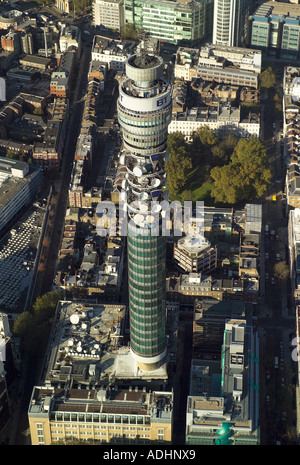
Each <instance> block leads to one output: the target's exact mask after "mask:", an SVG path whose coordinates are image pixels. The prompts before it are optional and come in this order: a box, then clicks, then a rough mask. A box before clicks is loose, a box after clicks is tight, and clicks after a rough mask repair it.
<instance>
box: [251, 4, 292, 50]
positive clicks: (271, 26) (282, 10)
mask: <svg viewBox="0 0 300 465" xmlns="http://www.w3.org/2000/svg"><path fill="white" fill-rule="evenodd" d="M250 22H251V34H250V37H251V39H250V40H251V47H253V48H257V49H260V50H262V52H263V54H264V56H270V57H272V56H274V57H276V58H287V59H299V57H300V52H299V50H300V47H299V45H300V5H299V4H293V3H284V2H276V1H268V2H265V3H262V4H261V5H259V6H258V8H257V9H256V11H255V12H254V14H253V15H252V16H251V17H250Z"/></svg>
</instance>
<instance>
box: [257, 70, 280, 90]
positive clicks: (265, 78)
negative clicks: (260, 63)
mask: <svg viewBox="0 0 300 465" xmlns="http://www.w3.org/2000/svg"><path fill="white" fill-rule="evenodd" d="M259 84H260V87H261V88H264V89H270V88H271V87H274V86H275V84H276V76H275V73H274V71H273V69H272V67H271V66H269V67H268V68H267V69H265V70H264V71H263V72H262V73H261V74H260V76H259Z"/></svg>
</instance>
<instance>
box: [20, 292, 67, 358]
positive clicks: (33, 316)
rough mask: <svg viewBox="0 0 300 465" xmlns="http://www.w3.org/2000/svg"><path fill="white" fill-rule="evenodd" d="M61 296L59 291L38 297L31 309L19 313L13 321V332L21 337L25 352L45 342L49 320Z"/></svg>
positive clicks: (30, 351)
mask: <svg viewBox="0 0 300 465" xmlns="http://www.w3.org/2000/svg"><path fill="white" fill-rule="evenodd" d="M62 297H63V294H62V292H60V291H53V292H49V293H48V294H45V295H43V296H41V297H38V298H37V299H36V301H35V302H34V304H33V306H32V311H31V312H28V311H26V312H22V313H20V315H19V316H18V318H17V319H16V320H15V321H14V325H13V334H14V335H16V336H17V337H20V338H21V340H22V342H23V344H24V348H25V350H26V351H27V352H29V353H34V352H35V351H36V350H38V348H39V347H41V346H42V345H43V344H45V343H46V340H47V334H48V326H49V322H51V321H52V319H53V316H54V314H55V310H56V306H57V303H58V301H59V300H60V299H62Z"/></svg>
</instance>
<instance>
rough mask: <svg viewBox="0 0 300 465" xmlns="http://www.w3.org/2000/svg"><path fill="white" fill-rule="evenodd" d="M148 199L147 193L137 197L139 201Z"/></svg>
mask: <svg viewBox="0 0 300 465" xmlns="http://www.w3.org/2000/svg"><path fill="white" fill-rule="evenodd" d="M148 197H149V195H148V194H147V192H141V194H140V195H139V200H147V199H148Z"/></svg>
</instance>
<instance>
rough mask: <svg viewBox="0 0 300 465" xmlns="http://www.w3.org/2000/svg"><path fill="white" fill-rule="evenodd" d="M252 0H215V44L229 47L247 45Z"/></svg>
mask: <svg viewBox="0 0 300 465" xmlns="http://www.w3.org/2000/svg"><path fill="white" fill-rule="evenodd" d="M250 8H251V1H248V0H215V2H214V22H213V40H212V41H213V44H220V45H225V46H228V47H243V46H245V45H247V31H248V28H247V26H248V17H249V14H250V13H251V10H250Z"/></svg>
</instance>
